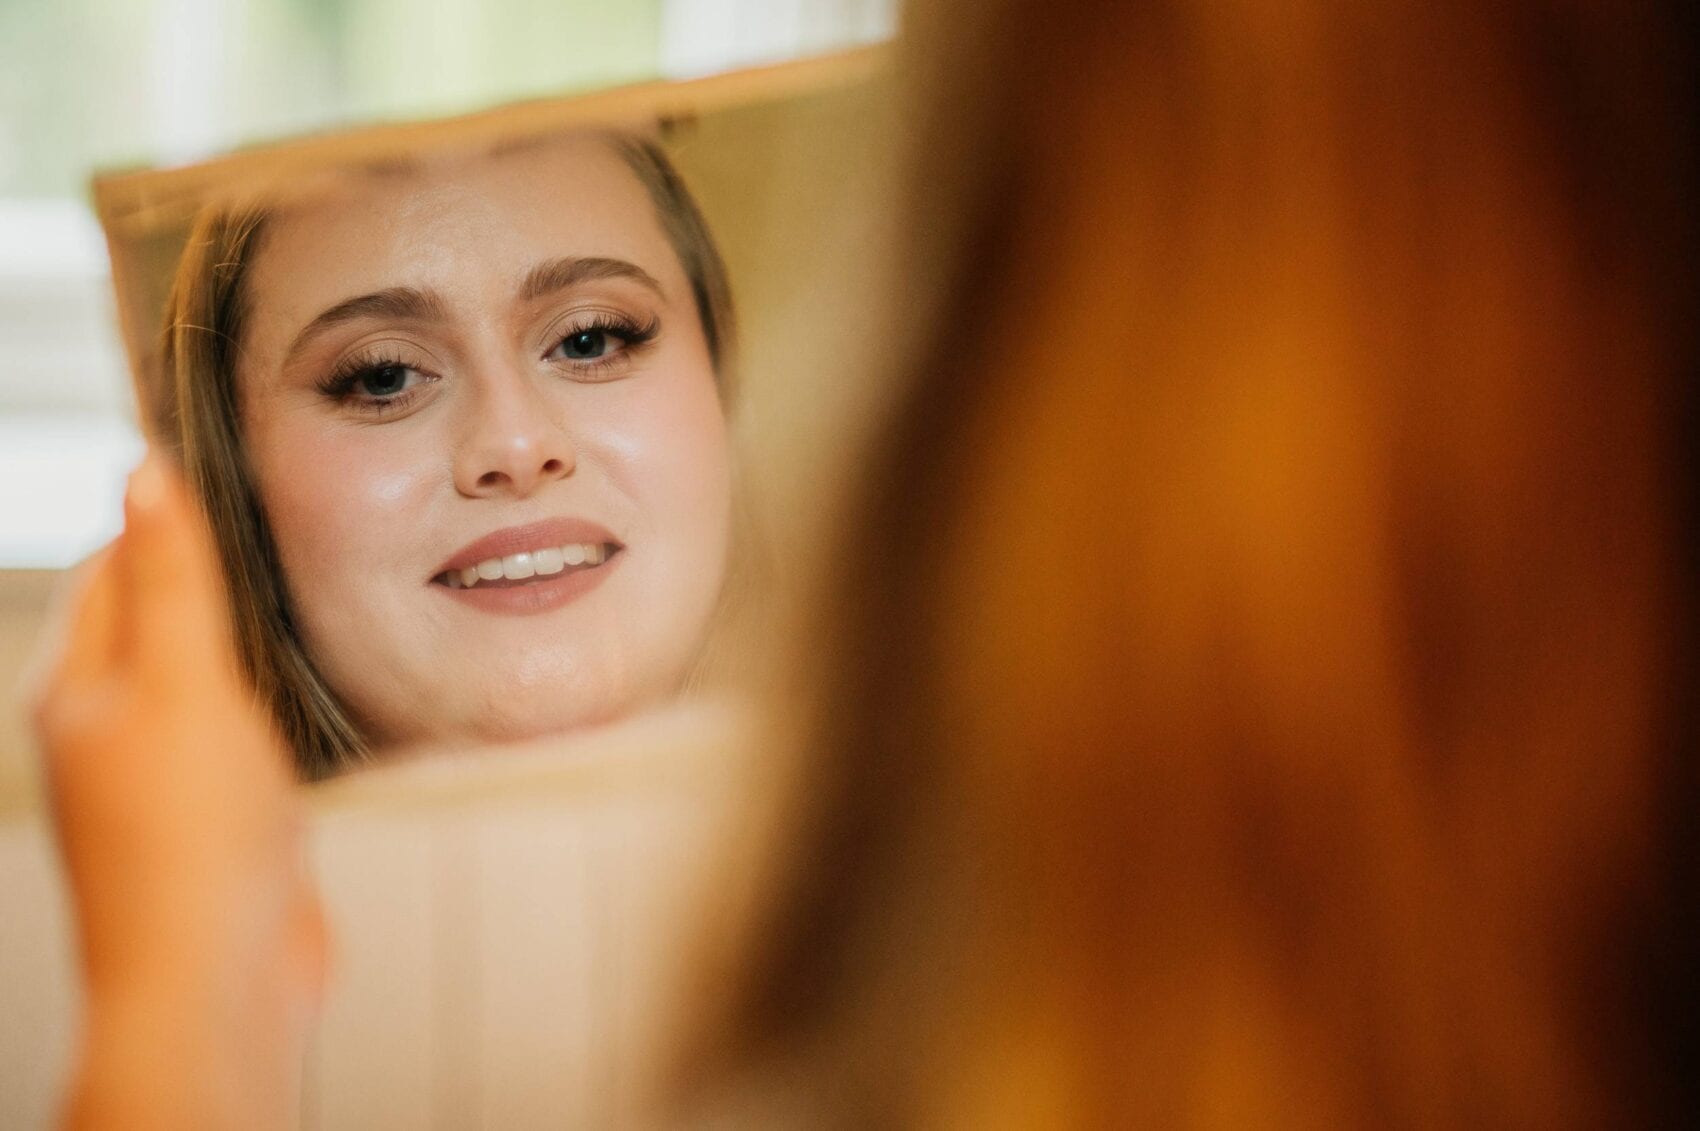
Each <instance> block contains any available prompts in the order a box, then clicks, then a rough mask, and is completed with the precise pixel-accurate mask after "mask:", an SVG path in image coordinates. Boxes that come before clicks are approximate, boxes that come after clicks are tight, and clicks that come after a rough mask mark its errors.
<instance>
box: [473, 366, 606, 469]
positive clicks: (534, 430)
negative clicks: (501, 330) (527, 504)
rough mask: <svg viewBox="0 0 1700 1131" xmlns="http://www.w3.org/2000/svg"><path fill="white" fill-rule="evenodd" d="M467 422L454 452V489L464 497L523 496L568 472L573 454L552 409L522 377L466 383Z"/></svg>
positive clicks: (492, 377)
mask: <svg viewBox="0 0 1700 1131" xmlns="http://www.w3.org/2000/svg"><path fill="white" fill-rule="evenodd" d="M470 385H471V387H472V389H473V394H472V396H471V397H470V398H469V403H468V405H467V411H468V413H469V415H470V419H469V420H468V421H467V425H466V428H465V431H464V432H463V434H462V439H461V443H460V447H459V450H458V451H457V452H456V453H455V464H454V480H455V489H456V490H458V491H459V492H460V493H461V494H462V495H465V496H467V497H468V498H488V497H496V496H509V497H513V498H524V497H525V496H527V495H529V494H531V493H532V492H533V491H535V490H537V489H538V488H539V487H541V486H542V485H544V484H545V483H549V482H551V481H553V480H556V479H562V478H565V477H566V476H568V475H570V474H572V471H573V467H574V464H575V462H576V456H575V453H574V451H573V443H572V440H571V438H570V437H569V436H568V435H567V432H566V429H565V428H564V427H563V426H562V425H561V423H560V421H559V419H558V417H557V413H558V406H556V405H553V404H551V403H550V402H549V398H548V396H547V395H546V394H545V393H544V391H543V390H541V389H539V388H538V387H537V384H536V381H535V380H534V379H533V378H532V377H531V376H530V375H529V374H525V373H518V372H503V373H495V374H492V375H490V376H489V377H488V378H487V379H484V380H476V379H475V380H474V381H472V382H471V383H470Z"/></svg>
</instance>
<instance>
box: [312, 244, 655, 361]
mask: <svg viewBox="0 0 1700 1131" xmlns="http://www.w3.org/2000/svg"><path fill="white" fill-rule="evenodd" d="M593 279H630V280H632V281H633V282H635V283H639V284H641V285H642V286H644V287H647V288H649V289H650V290H652V291H654V292H655V293H656V295H657V296H659V297H662V298H665V297H666V295H665V294H664V293H663V292H662V290H661V284H660V283H658V282H656V281H655V276H653V275H651V274H650V273H649V272H648V271H645V270H644V269H643V268H642V267H639V266H638V265H637V264H635V263H631V262H628V261H627V260H624V259H611V258H608V257H606V256H586V257H583V258H573V257H563V258H560V259H549V260H545V261H544V262H542V263H539V264H538V265H537V266H536V267H533V268H532V269H531V270H530V271H529V272H528V273H527V274H526V276H525V282H523V283H521V284H520V288H519V298H520V301H522V302H532V301H535V300H536V299H540V298H543V297H544V296H546V295H551V294H554V293H555V292H557V291H563V290H566V289H567V288H568V287H573V286H577V285H578V284H579V283H585V282H589V281H591V280H593ZM447 317H448V307H447V304H445V303H444V302H443V300H442V298H441V297H440V296H439V295H438V294H437V293H436V292H435V291H430V290H420V289H419V288H417V287H386V288H385V289H383V290H381V291H373V292H372V293H371V294H365V295H356V296H355V297H354V298H351V299H345V300H343V301H342V302H339V303H337V304H336V305H335V306H333V307H330V308H328V309H326V310H324V311H322V312H320V313H319V314H318V315H317V316H316V317H315V318H314V319H313V320H312V321H311V322H309V323H307V325H305V326H303V327H302V328H301V332H300V333H298V334H296V335H295V340H294V341H292V342H290V343H289V349H288V351H286V352H285V354H284V357H285V358H293V357H295V355H296V354H298V353H300V352H301V350H302V349H303V348H304V347H305V346H306V345H307V343H308V342H310V341H312V340H313V339H314V338H316V337H318V336H319V335H320V334H322V333H324V332H325V331H326V330H329V329H330V328H331V327H333V326H338V325H341V324H342V323H344V322H352V321H354V320H355V319H358V318H384V319H389V320H392V321H397V322H441V321H443V320H445V319H446V318H447Z"/></svg>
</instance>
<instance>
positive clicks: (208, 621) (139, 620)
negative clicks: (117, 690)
mask: <svg viewBox="0 0 1700 1131" xmlns="http://www.w3.org/2000/svg"><path fill="white" fill-rule="evenodd" d="M117 557H118V561H117V567H118V568H117V587H118V594H117V596H118V606H119V608H120V610H121V612H120V615H119V632H118V637H119V647H120V650H121V651H122V652H123V653H124V655H125V658H126V659H129V660H132V661H140V662H139V663H138V665H137V666H138V670H141V671H147V670H149V669H151V668H154V667H155V665H160V664H164V663H166V662H170V663H173V664H184V663H188V664H206V663H216V664H217V665H219V666H220V667H222V668H229V669H233V668H234V664H235V656H234V652H233V648H232V644H231V633H230V624H229V615H228V612H227V605H226V602H225V589H224V577H223V574H222V573H221V571H220V569H219V563H218V556H217V551H216V550H215V548H214V546H213V540H212V532H211V530H210V529H209V528H208V526H207V522H206V519H205V517H204V516H203V515H202V512H201V509H200V507H199V506H198V505H197V504H196V503H195V501H194V500H193V499H192V498H191V497H190V494H189V489H188V486H187V484H185V483H184V481H183V477H182V476H181V475H180V474H179V473H178V472H177V471H175V470H174V469H173V468H172V467H171V466H170V464H169V463H168V462H167V460H166V459H165V458H164V457H162V456H161V455H159V453H157V452H152V451H150V452H149V453H148V456H147V458H146V459H145V460H143V461H142V464H141V466H140V467H138V468H137V469H136V471H135V472H134V474H132V475H131V476H130V485H129V489H128V491H127V492H126V493H125V496H124V535H123V537H122V538H121V539H120V540H119V544H118V548H117Z"/></svg>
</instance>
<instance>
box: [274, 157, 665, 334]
mask: <svg viewBox="0 0 1700 1131" xmlns="http://www.w3.org/2000/svg"><path fill="white" fill-rule="evenodd" d="M558 256H606V257H610V258H617V259H625V260H629V261H631V262H633V263H636V264H637V265H638V266H640V267H642V268H644V269H645V270H646V271H648V272H649V273H650V274H651V275H653V276H655V277H656V278H657V279H660V280H661V281H662V283H663V286H664V287H666V288H667V289H668V290H669V291H670V292H671V293H674V294H676V293H677V291H676V290H675V286H676V284H677V282H678V275H679V274H680V269H679V267H678V265H677V262H676V258H675V256H674V255H673V253H672V248H671V245H670V244H669V243H668V242H667V238H666V235H665V233H664V232H663V230H662V228H661V224H660V221H659V219H658V218H657V216H656V214H655V205H654V202H653V201H652V199H651V198H650V195H649V193H648V191H647V190H646V189H645V188H644V186H643V183H642V182H641V181H639V180H638V178H637V176H636V174H634V173H633V172H632V170H631V169H630V167H629V166H627V164H626V162H625V161H624V160H623V159H622V158H621V157H620V156H619V154H618V153H617V152H616V151H615V150H614V148H613V145H612V143H611V142H610V141H609V140H608V139H607V138H605V137H602V136H599V135H588V134H587V135H576V136H570V137H565V138H559V139H553V140H550V141H548V142H541V143H537V144H531V145H526V146H523V147H519V148H515V149H511V150H506V151H498V152H491V153H480V154H476V155H469V156H457V157H440V158H433V159H430V160H428V161H422V162H419V163H414V164H409V165H407V166H404V167H394V168H382V169H362V170H352V171H345V172H341V173H338V174H337V175H336V176H335V177H333V178H331V179H329V180H327V181H325V182H324V183H322V184H318V185H315V186H313V188H312V189H311V190H310V191H306V192H303V193H302V194H300V195H298V196H296V197H294V198H292V199H291V200H290V201H289V202H288V203H286V204H284V205H281V206H279V207H278V208H276V209H274V210H272V211H271V212H270V214H269V215H268V218H267V221H266V229H265V235H264V238H263V239H262V240H261V242H260V246H259V248H258V250H257V252H256V254H255V257H254V260H253V262H252V263H250V264H249V267H248V273H247V287H248V301H249V307H250V316H251V318H252V319H253V321H254V323H255V329H256V330H260V329H261V324H268V325H271V326H274V327H276V326H279V325H280V324H284V325H287V324H294V325H301V324H305V323H306V322H307V321H309V320H311V319H312V318H313V317H314V316H315V315H316V314H318V313H319V312H320V311H322V310H324V309H325V308H326V307H329V306H332V305H334V304H336V303H338V302H341V301H343V300H345V299H347V298H349V297H352V296H354V295H359V294H365V293H370V292H372V291H376V290H381V289H384V288H386V287H394V286H410V287H415V288H420V289H426V288H429V289H432V290H437V291H440V292H441V293H443V294H444V295H445V296H446V297H447V298H448V299H449V301H450V305H451V306H454V305H457V304H460V303H471V304H476V303H477V302H479V301H483V300H486V299H488V300H491V301H494V300H496V299H497V297H498V296H502V295H511V293H512V290H513V288H514V286H516V285H517V283H518V281H519V280H521V279H523V278H524V277H525V275H526V273H527V272H528V271H530V269H531V268H532V267H534V266H536V264H537V263H538V261H539V260H541V259H547V258H552V257H558Z"/></svg>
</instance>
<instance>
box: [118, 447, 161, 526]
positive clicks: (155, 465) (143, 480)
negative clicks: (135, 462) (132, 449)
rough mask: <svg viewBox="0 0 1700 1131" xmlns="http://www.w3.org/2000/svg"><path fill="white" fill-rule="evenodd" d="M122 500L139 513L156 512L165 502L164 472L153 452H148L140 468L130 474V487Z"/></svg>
mask: <svg viewBox="0 0 1700 1131" xmlns="http://www.w3.org/2000/svg"><path fill="white" fill-rule="evenodd" d="M124 498H125V501H126V502H128V504H129V505H130V507H131V508H132V509H134V510H137V511H141V512H147V511H152V510H157V509H158V508H159V506H160V504H161V503H163V502H164V501H165V471H164V469H162V468H161V467H160V465H159V457H158V456H157V455H155V454H154V453H153V452H151V451H150V452H148V454H147V458H145V459H143V460H142V463H141V466H140V467H138V468H136V470H135V471H132V472H131V473H130V486H129V490H128V491H126V492H125V495H124Z"/></svg>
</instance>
